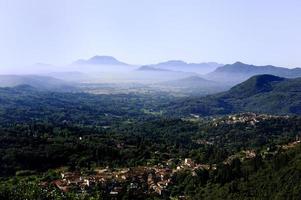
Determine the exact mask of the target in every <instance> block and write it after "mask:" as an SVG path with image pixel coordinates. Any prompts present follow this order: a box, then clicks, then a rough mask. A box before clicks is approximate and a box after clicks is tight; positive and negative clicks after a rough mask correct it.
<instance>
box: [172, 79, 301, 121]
mask: <svg viewBox="0 0 301 200" xmlns="http://www.w3.org/2000/svg"><path fill="white" fill-rule="evenodd" d="M169 110H170V112H172V113H177V114H199V115H201V116H210V115H222V114H230V113H239V112H258V113H271V114H293V115H300V114H301V78H296V79H286V78H281V77H277V76H273V75H258V76H254V77H251V78H250V79H248V80H247V81H245V82H243V83H241V84H239V85H236V86H234V87H233V88H231V89H230V90H229V91H227V92H223V93H219V94H216V95H210V96H207V97H203V98H189V99H184V100H181V101H179V102H176V103H172V104H170V107H169Z"/></svg>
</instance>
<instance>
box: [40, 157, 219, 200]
mask: <svg viewBox="0 0 301 200" xmlns="http://www.w3.org/2000/svg"><path fill="white" fill-rule="evenodd" d="M202 169H205V170H215V169H216V165H205V164H204V165H202V164H196V163H195V162H194V161H193V160H192V159H190V158H186V159H183V160H181V161H180V163H179V164H178V165H176V167H175V165H174V161H173V159H170V160H168V161H165V162H163V163H162V164H158V165H155V166H151V167H148V166H139V167H131V168H114V169H113V168H109V167H106V168H97V169H95V170H94V172H93V173H89V174H87V173H82V172H79V171H75V172H68V171H63V172H61V173H60V176H61V177H60V179H57V180H54V181H52V182H51V183H42V184H41V185H44V186H46V185H50V184H51V185H53V186H55V187H57V188H58V189H59V190H61V191H62V192H63V193H65V192H69V191H73V192H77V193H88V192H89V191H90V190H91V189H92V188H95V187H97V188H98V189H100V190H101V191H103V192H104V193H105V195H107V196H108V197H110V198H114V197H116V198H118V197H119V196H121V195H122V194H124V193H125V192H130V193H131V194H133V195H135V196H139V195H144V194H153V195H159V196H162V195H165V194H168V190H167V188H168V186H169V185H170V184H172V177H173V176H174V174H175V173H177V172H180V171H182V170H188V171H190V172H191V173H192V175H195V176H196V171H197V170H202Z"/></svg>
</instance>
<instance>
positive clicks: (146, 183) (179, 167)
mask: <svg viewBox="0 0 301 200" xmlns="http://www.w3.org/2000/svg"><path fill="white" fill-rule="evenodd" d="M300 143H301V138H300V137H299V136H296V139H295V141H293V142H290V143H288V144H284V145H277V146H276V149H270V148H267V149H265V150H263V151H261V152H260V153H259V154H260V156H261V157H262V158H267V157H269V156H273V155H275V154H276V153H277V152H279V151H280V150H284V151H285V150H288V149H291V148H294V147H296V146H297V145H298V144H300ZM257 154H258V152H256V151H255V150H251V149H250V150H242V151H241V152H239V153H237V154H234V155H231V156H229V157H228V158H227V159H226V160H225V161H224V162H223V164H225V165H227V164H230V163H231V162H232V161H233V160H234V159H240V160H241V161H242V162H243V161H244V160H248V159H254V158H255V157H256V156H257ZM175 163H176V162H175V161H174V159H169V160H167V161H164V162H162V163H161V164H158V165H154V166H138V167H131V168H109V167H106V168H96V169H95V170H94V171H93V172H92V173H91V172H90V173H83V172H80V171H73V172H69V171H62V172H61V173H60V178H59V179H57V180H54V181H52V182H50V183H41V186H49V185H53V186H55V187H56V188H58V189H59V190H60V191H61V192H63V193H66V192H69V191H73V192H76V193H78V194H83V193H89V191H90V190H92V189H93V188H94V189H95V188H97V189H99V190H101V191H102V192H103V193H104V194H105V195H106V196H107V197H109V198H111V199H114V198H115V199H118V197H120V196H122V195H123V194H124V193H126V192H129V193H131V194H132V195H134V196H143V195H145V194H147V195H158V196H164V195H168V194H169V191H168V186H170V185H172V178H173V176H174V175H175V174H176V173H177V172H181V171H190V172H191V174H192V176H197V174H196V171H197V170H208V171H209V170H216V169H217V165H216V164H211V165H209V164H197V163H195V162H194V161H193V160H192V159H191V158H185V159H180V162H177V163H178V164H175ZM183 199H185V198H183Z"/></svg>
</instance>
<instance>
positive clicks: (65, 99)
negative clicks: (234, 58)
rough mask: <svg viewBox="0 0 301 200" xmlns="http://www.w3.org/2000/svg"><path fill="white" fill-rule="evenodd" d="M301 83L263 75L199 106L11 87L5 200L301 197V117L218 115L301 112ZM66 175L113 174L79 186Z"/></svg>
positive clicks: (0, 168) (5, 106)
mask: <svg viewBox="0 0 301 200" xmlns="http://www.w3.org/2000/svg"><path fill="white" fill-rule="evenodd" d="M299 82H300V80H299V79H294V80H288V79H282V78H279V77H274V76H269V75H264V76H258V77H253V78H252V79H250V80H249V81H247V82H245V83H243V84H241V85H238V86H236V87H234V88H232V89H231V90H230V91H229V92H226V93H223V94H218V95H215V96H208V97H204V98H198V100H197V101H195V100H187V99H186V100H185V101H182V100H179V99H177V98H174V97H172V96H169V95H167V94H165V93H152V94H134V93H129V94H116V95H92V94H85V93H56V92H46V91H38V90H36V89H34V88H32V87H29V86H19V87H16V88H2V89H0V102H1V104H0V120H1V123H0V199H7V200H10V199H12V200H15V199H29V200H36V199H49V200H50V199H91V200H92V199H114V198H115V199H170V198H174V199H300V193H299V191H300V189H301V182H300V176H301V156H300V155H301V154H300V153H301V146H300V144H299V143H300V136H301V118H300V117H298V116H275V115H267V114H254V113H244V114H235V115H230V116H228V115H227V116H220V117H216V116H215V117H213V116H214V115H222V114H228V113H233V112H235V113H238V112H244V111H247V110H248V111H258V113H265V112H267V110H266V109H269V112H267V113H274V112H275V113H281V114H299V113H298V109H300V107H299V106H298V103H299V99H300V97H299V95H300V94H299ZM280 94H281V95H287V96H286V97H291V99H290V101H287V102H285V103H284V102H283V104H285V106H284V107H282V108H278V107H277V106H276V107H275V106H273V105H272V104H274V103H275V101H276V100H275V99H274V95H276V96H277V95H280ZM265 98H272V99H271V100H269V101H267V100H266V99H265ZM262 99H264V102H260V101H261V100H262ZM255 100H256V101H255ZM282 100H283V99H282ZM284 100H287V99H286V98H284ZM284 100H283V101H284ZM257 101H259V102H257ZM279 101H280V100H279ZM174 102H176V104H175V106H171V104H173V103H174ZM278 103H279V102H278ZM261 104H262V105H261ZM267 104H270V105H267ZM277 105H280V104H277ZM281 105H282V104H281ZM294 105H295V107H294ZM252 106H253V107H252ZM255 108H256V109H255ZM261 108H262V109H261ZM272 108H275V109H276V110H273V109H272ZM192 113H193V114H199V115H203V116H210V117H208V118H201V117H199V116H198V115H191V114H192ZM125 169H126V170H125ZM123 170H125V171H127V176H129V177H125V178H124V179H123V178H120V177H121V176H120V177H118V176H115V175H116V174H114V173H116V172H119V171H123ZM99 171H110V172H99ZM61 172H70V173H71V174H72V173H73V176H75V175H76V174H77V173H79V174H81V175H83V176H85V177H90V178H91V180H93V178H95V177H96V176H97V173H98V175H99V174H101V173H107V174H110V173H111V174H110V175H112V174H113V175H114V177H113V178H112V177H111V178H107V179H106V180H105V181H98V182H97V184H90V183H89V184H86V185H85V187H79V186H78V185H77V183H68V180H64V178H63V177H62V175H61ZM120 173H121V172H120ZM74 174H75V175H74ZM107 174H102V175H103V176H102V177H101V178H103V177H106V175H107ZM101 178H100V179H101ZM115 178H116V179H115ZM118 178H119V179H118ZM121 179H123V181H116V180H121ZM70 180H71V182H72V179H70ZM70 180H69V181H70ZM60 181H62V182H64V183H68V190H67V189H66V190H65V189H64V188H63V187H60V186H61V185H63V184H60ZM81 181H83V180H81ZM164 181H165V182H164ZM151 185H153V186H152V187H150V186H151ZM158 188H159V189H158ZM117 191H118V192H117ZM116 192H117V193H116ZM115 193H116V194H117V196H114V195H116V194H115Z"/></svg>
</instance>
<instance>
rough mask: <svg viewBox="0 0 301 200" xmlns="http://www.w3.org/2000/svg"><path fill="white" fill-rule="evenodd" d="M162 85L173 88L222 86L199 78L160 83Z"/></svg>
mask: <svg viewBox="0 0 301 200" xmlns="http://www.w3.org/2000/svg"><path fill="white" fill-rule="evenodd" d="M160 84H161V85H166V86H173V87H185V88H188V87H192V88H194V87H218V86H220V84H219V83H217V82H214V81H210V80H206V79H204V78H201V77H199V76H190V77H187V78H183V79H178V80H172V81H166V82H162V83H160Z"/></svg>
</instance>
